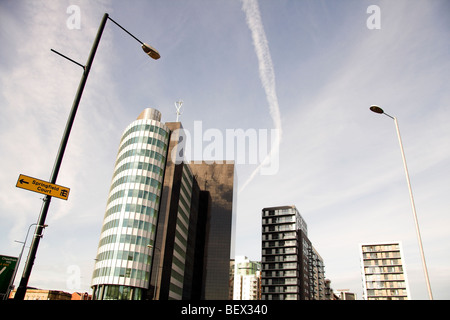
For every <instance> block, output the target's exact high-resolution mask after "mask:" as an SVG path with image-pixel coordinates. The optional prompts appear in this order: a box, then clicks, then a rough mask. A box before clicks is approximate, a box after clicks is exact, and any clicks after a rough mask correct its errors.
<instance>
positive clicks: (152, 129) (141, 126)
mask: <svg viewBox="0 0 450 320" xmlns="http://www.w3.org/2000/svg"><path fill="white" fill-rule="evenodd" d="M136 131H147V132H152V133H159V134H160V135H161V136H162V137H163V138H167V137H168V136H169V133H168V132H167V131H166V130H164V129H163V128H161V127H158V126H154V125H152V124H138V125H136V126H132V127H131V128H130V129H128V130H127V131H125V132H124V134H123V135H122V139H121V140H120V143H122V141H123V140H124V139H125V138H126V137H127V136H128V135H129V134H131V133H133V132H136Z"/></svg>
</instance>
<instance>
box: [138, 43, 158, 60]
mask: <svg viewBox="0 0 450 320" xmlns="http://www.w3.org/2000/svg"><path fill="white" fill-rule="evenodd" d="M142 50H144V52H145V53H146V54H148V55H149V56H150V57H151V58H153V59H155V60H158V59H159V58H161V56H160V55H159V52H158V51H157V50H156V49H155V48H153V47H152V46H150V45H148V44H146V43H143V44H142Z"/></svg>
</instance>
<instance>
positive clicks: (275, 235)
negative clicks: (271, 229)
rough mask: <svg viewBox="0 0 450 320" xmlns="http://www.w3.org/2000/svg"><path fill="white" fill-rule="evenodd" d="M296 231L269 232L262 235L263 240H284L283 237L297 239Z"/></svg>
mask: <svg viewBox="0 0 450 320" xmlns="http://www.w3.org/2000/svg"><path fill="white" fill-rule="evenodd" d="M296 237H297V234H296V232H295V231H294V232H280V233H269V234H264V233H263V235H262V240H263V241H264V240H283V239H296Z"/></svg>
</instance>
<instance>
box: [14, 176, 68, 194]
mask: <svg viewBox="0 0 450 320" xmlns="http://www.w3.org/2000/svg"><path fill="white" fill-rule="evenodd" d="M16 187H18V188H22V189H26V190H30V191H34V192H38V193H42V194H46V195H49V196H51V197H56V198H60V199H64V200H67V198H69V191H70V189H69V188H66V187H62V186H59V185H57V184H53V183H50V182H47V181H43V180H39V179H36V178H32V177H28V176H25V175H23V174H21V175H19V179H17V183H16Z"/></svg>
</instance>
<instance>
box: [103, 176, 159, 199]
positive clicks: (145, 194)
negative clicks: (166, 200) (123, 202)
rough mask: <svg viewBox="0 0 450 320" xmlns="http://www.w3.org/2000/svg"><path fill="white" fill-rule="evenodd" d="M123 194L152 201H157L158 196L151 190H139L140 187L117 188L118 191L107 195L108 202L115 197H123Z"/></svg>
mask: <svg viewBox="0 0 450 320" xmlns="http://www.w3.org/2000/svg"><path fill="white" fill-rule="evenodd" d="M153 181H155V180H153ZM125 196H127V197H132V198H140V199H144V200H147V201H153V202H158V198H159V197H158V196H157V195H156V194H154V193H153V192H150V191H145V190H140V189H128V190H119V191H117V192H115V193H113V194H112V195H111V196H110V197H109V199H108V204H109V203H111V202H112V201H114V200H116V199H119V198H123V197H125Z"/></svg>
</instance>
